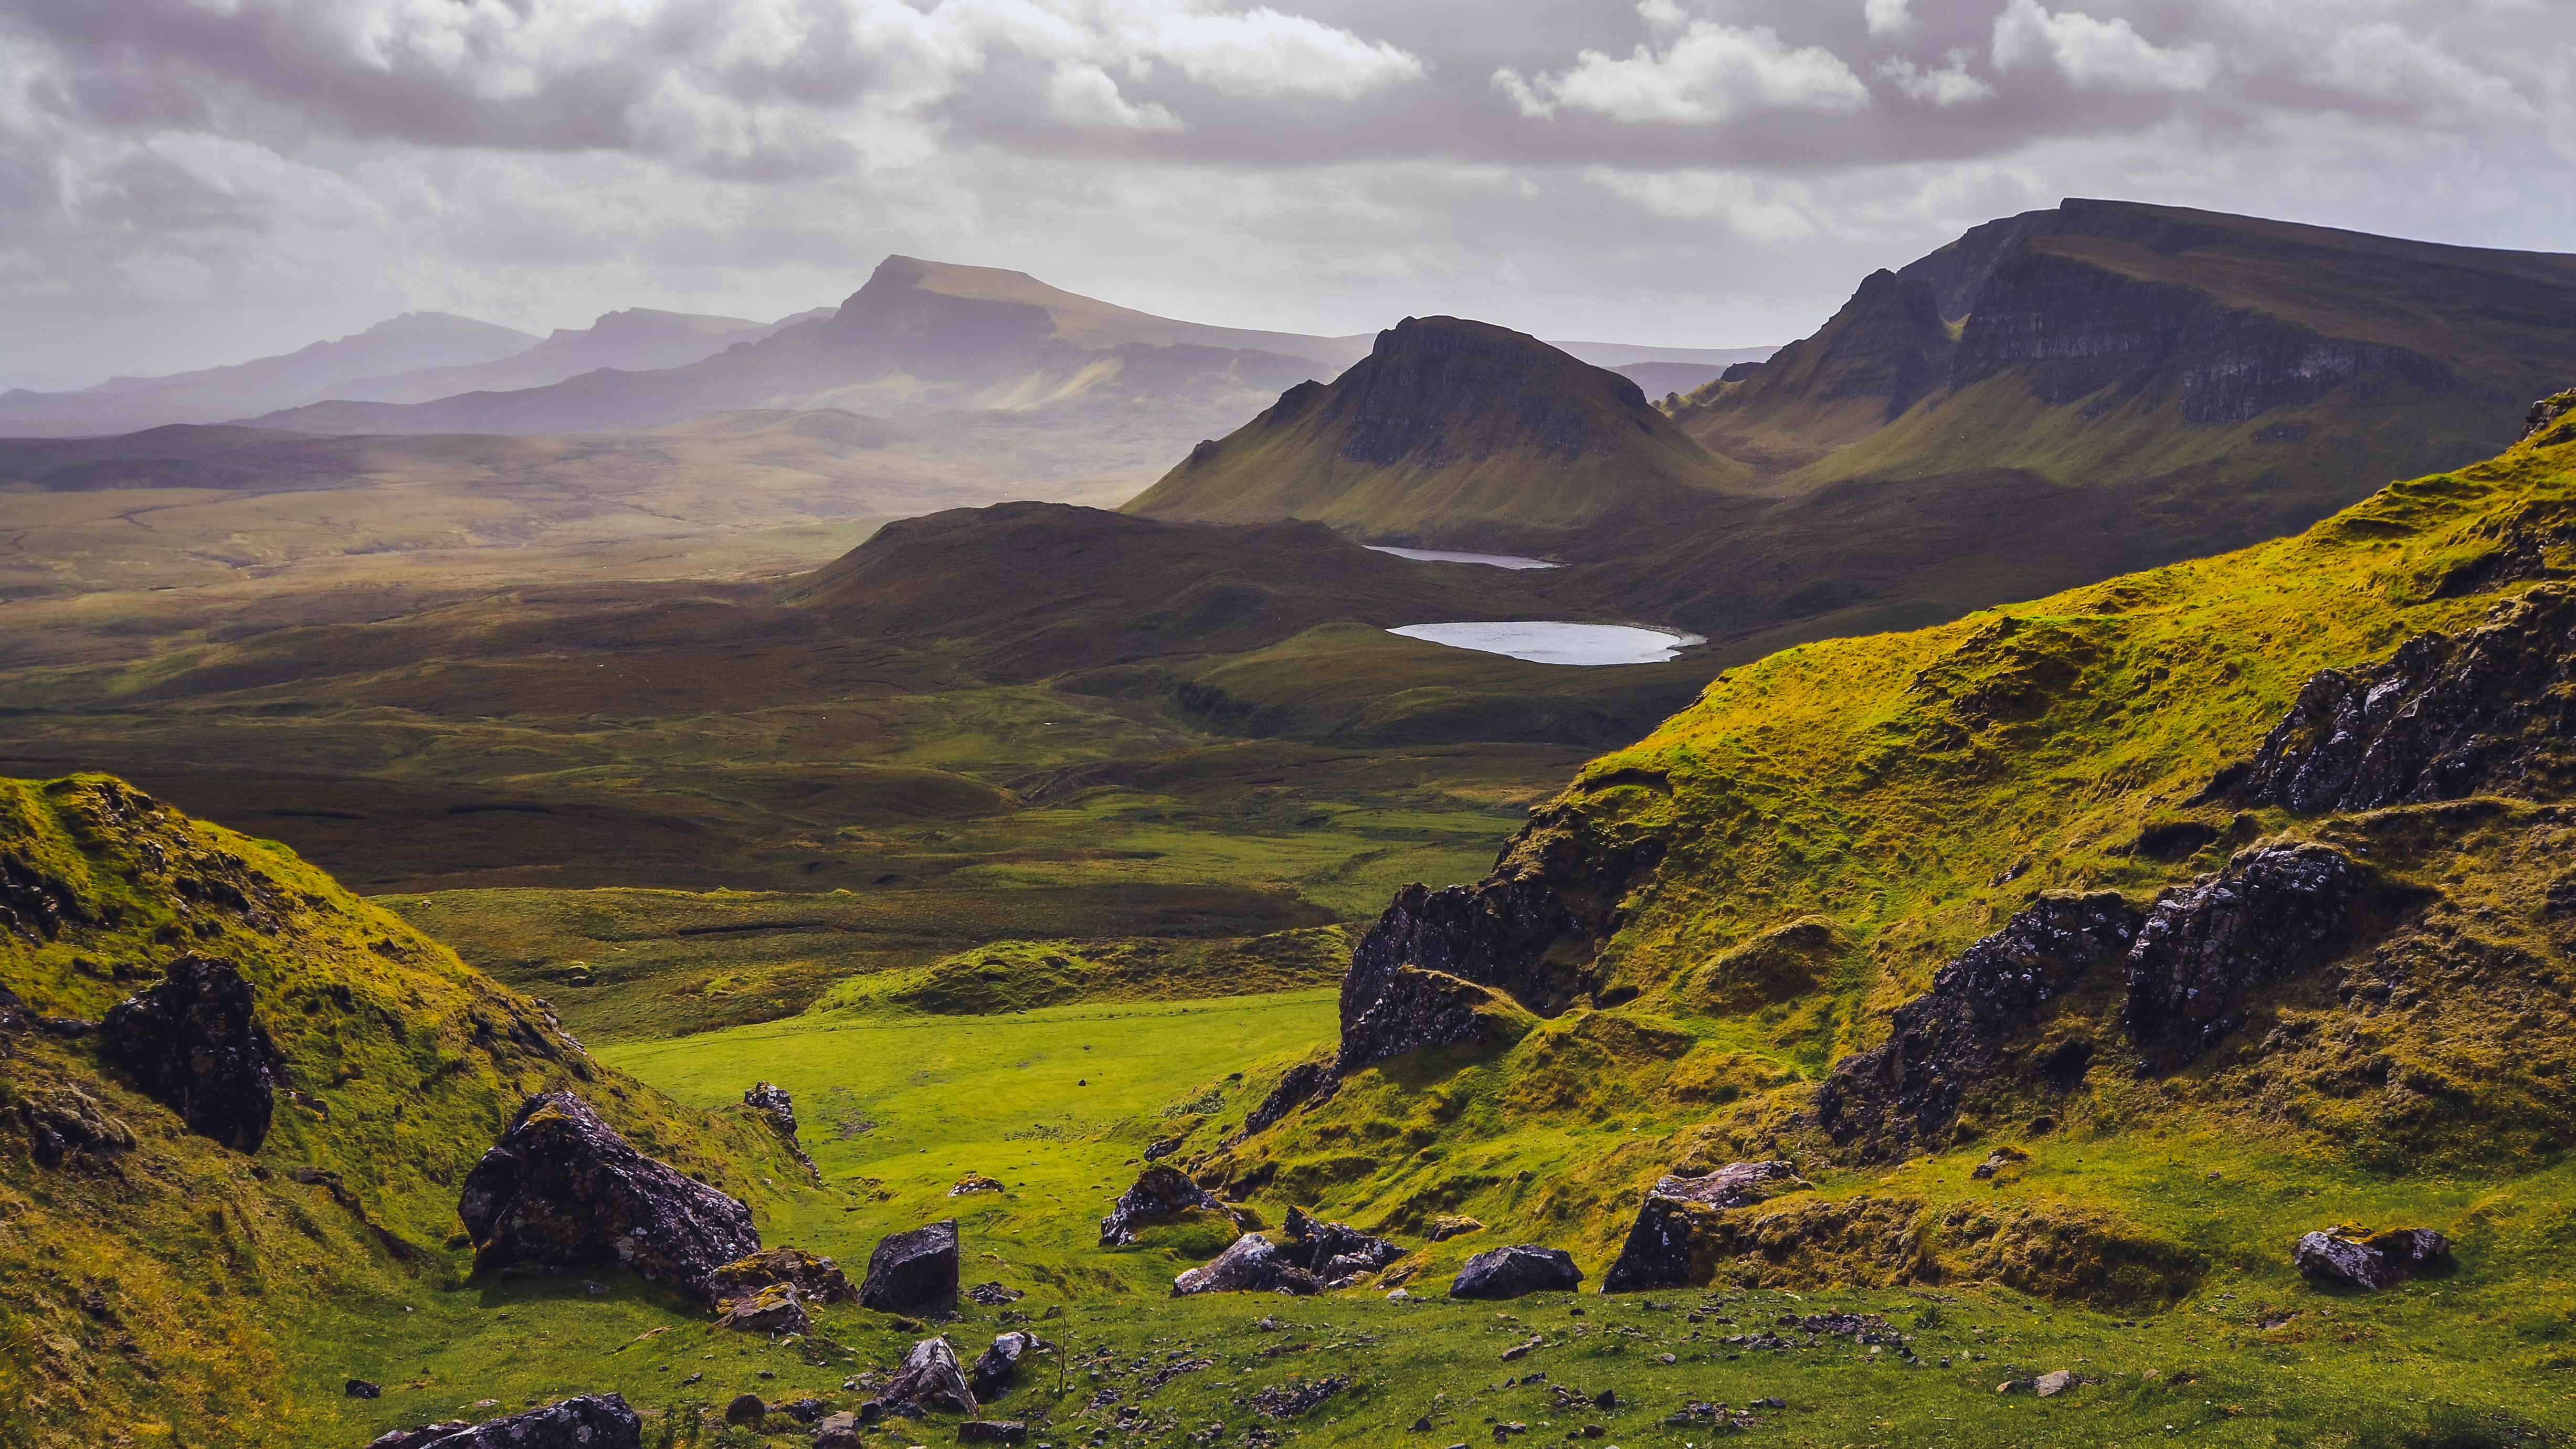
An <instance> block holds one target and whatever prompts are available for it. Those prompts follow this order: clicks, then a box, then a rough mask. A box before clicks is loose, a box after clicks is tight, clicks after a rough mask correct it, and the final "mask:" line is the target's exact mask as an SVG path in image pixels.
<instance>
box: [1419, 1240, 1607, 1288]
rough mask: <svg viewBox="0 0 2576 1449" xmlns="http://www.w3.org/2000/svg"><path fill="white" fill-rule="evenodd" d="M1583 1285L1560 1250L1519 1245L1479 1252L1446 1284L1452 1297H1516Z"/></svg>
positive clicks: (1570, 1258)
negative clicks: (1453, 1280) (1454, 1279)
mask: <svg viewBox="0 0 2576 1449" xmlns="http://www.w3.org/2000/svg"><path fill="white" fill-rule="evenodd" d="M1582 1282H1583V1270H1582V1269H1580V1268H1577V1267H1575V1266H1574V1255H1573V1254H1571V1253H1569V1252H1567V1251H1565V1250H1564V1249H1563V1248H1542V1247H1539V1246H1537V1245H1536V1244H1534V1243H1522V1244H1519V1245H1516V1246H1513V1247H1509V1248H1496V1249H1494V1250H1493V1251H1492V1252H1490V1253H1478V1254H1477V1255H1476V1256H1474V1257H1472V1258H1469V1259H1468V1260H1467V1266H1465V1267H1463V1268H1461V1269H1459V1270H1458V1277H1457V1281H1455V1282H1453V1283H1451V1284H1450V1285H1449V1296H1450V1297H1452V1298H1489V1299H1490V1298H1518V1297H1520V1296H1521V1295H1523V1294H1525V1293H1571V1292H1573V1291H1574V1290H1575V1289H1576V1288H1577V1287H1579V1286H1581V1284H1582Z"/></svg>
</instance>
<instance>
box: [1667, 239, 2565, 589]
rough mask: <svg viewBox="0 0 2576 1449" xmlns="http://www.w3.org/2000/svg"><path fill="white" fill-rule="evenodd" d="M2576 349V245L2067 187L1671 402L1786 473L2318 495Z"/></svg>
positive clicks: (2437, 462) (2428, 442)
mask: <svg viewBox="0 0 2576 1449" xmlns="http://www.w3.org/2000/svg"><path fill="white" fill-rule="evenodd" d="M2571 374H2576V257H2571V256H2565V255H2556V254H2543V253H2532V252H2507V251H2490V250H2482V249H2477V248H2470V247H2455V246H2442V245H2436V244H2432V243H2427V242H2414V241H2404V240H2398V239H2393V238H2388V237H2377V236H2369V235H2365V234H2362V233H2358V232H2349V231H2337V230H2333V229H2329V228H2325V227H2314V226H2302V225H2299V224H2296V223H2291V222H2281V221H2267V220H2262V219H2258V218H2250V217H2239V216H2226V215H2221V214H2217V213H2211V212H2200V211H2190V210H2186V209H2183V208H2179V207H2160V206H2145V205H2139V204H2136V203H2131V202H2120V201H2085V200H2070V201H2067V202H2065V203H2063V204H2062V205H2060V206H2058V207H2056V208H2054V209H2052V210H2048V211H2037V212H2028V213H2024V214H2022V215H2020V216H2015V217H2008V218H2004V219H2002V220H1999V221H1995V222H1990V223H1987V224H1986V225H1984V226H1980V227H1976V228H1974V229H1972V230H1970V231H1969V232H1968V233H1967V234H1965V235H1964V236H1962V237H1961V238H1960V239H1959V240H1958V241H1956V242H1953V243H1951V244H1950V245H1949V246H1946V247H1943V248H1942V249H1941V250H1939V251H1937V252H1934V253H1932V254H1931V255H1929V256H1927V257H1924V258H1921V259H1919V260H1917V261H1915V262H1913V263H1912V264H1910V265H1908V266H1906V267H1905V268H1903V269H1901V270H1899V271H1897V272H1893V273H1888V272H1881V273H1877V274H1875V275H1873V276H1871V277H1870V278H1869V279H1867V280H1866V281H1865V282H1863V283H1862V285H1861V287H1860V288H1859V289H1858V290H1857V291H1856V292H1855V293H1854V294H1853V296H1852V298H1851V300H1850V301H1849V302H1848V303H1846V304H1845V305H1844V307H1843V308H1842V310H1841V311H1840V312H1838V313H1836V314H1835V316H1834V318H1833V319H1832V320H1831V321H1829V322H1828V323H1826V325H1825V326H1824V328H1823V329H1821V330H1820V331H1818V332H1817V333H1816V334H1815V335H1814V336H1812V337H1809V338H1806V339H1803V340H1802V341H1800V342H1797V343H1793V344H1791V345H1790V346H1789V347H1787V348H1784V349H1782V350H1781V352H1780V353H1779V354H1778V355H1777V356H1775V357H1773V358H1771V359H1770V360H1769V361H1768V362H1767V363H1765V364H1763V365H1761V366H1759V367H1751V368H1743V369H1735V370H1732V371H1731V372H1730V375H1729V378H1728V379H1721V380H1720V381H1719V382H1716V383H1714V384H1710V385H1708V386H1706V387H1703V388H1702V389H1701V390H1700V391H1699V392H1697V393H1695V394H1693V395H1692V396H1691V397H1690V398H1689V400H1688V402H1687V405H1686V406H1684V407H1682V408H1681V409H1679V410H1677V411H1676V413H1675V421H1676V422H1677V423H1679V424H1680V426H1681V427H1682V428H1683V430H1684V431H1686V432H1688V433H1689V434H1690V435H1691V436H1693V437H1694V438H1697V439H1699V440H1700V441H1702V442H1704V443H1706V444H1707V445H1708V446H1709V447H1711V448H1713V449H1715V450H1717V451H1719V452H1721V453H1724V454H1726V455H1727V456H1729V457H1733V458H1738V459H1741V460H1743V461H1745V462H1746V463H1747V464H1749V465H1751V466H1752V467H1753V468H1754V469H1755V470H1756V471H1757V472H1758V473H1760V474H1761V475H1762V476H1764V477H1765V478H1768V479H1771V480H1774V481H1775V482H1776V483H1777V484H1779V485H1781V486H1791V487H1797V486H1812V485H1814V484H1818V483H1822V482H1827V481H1833V480H1844V479H1879V480H1898V479H1920V478H1931V477H1938V476H1942V475H1945V474H1950V473H1956V472H1962V471H1967V470H1972V469H1979V468H1998V467H2000V468H2012V469H2017V470H2024V471H2028V472H2031V473H2033V474H2036V475H2038V476H2040V477H2043V478H2046V479H2048V480H2050V481H2052V482H2055V483H2059V484H2066V485H2074V486H2092V485H2098V484H2104V483H2117V484H2130V485H2141V486H2144V487H2146V488H2147V489H2148V490H2149V491H2153V489H2154V488H2156V487H2179V486H2184V485H2186V484H2189V485H2193V486H2206V485H2209V484H2223V485H2225V486H2227V487H2228V488H2230V489H2232V490H2234V491H2236V492H2237V493H2239V494H2240V495H2246V496H2251V495H2255V494H2261V495H2265V496H2266V497H2267V498H2269V499H2272V500H2292V501H2294V502H2295V506H2296V507H2297V508H2298V509H2299V510H2301V511H2303V512H2304V513H2305V514H2306V516H2307V517H2308V518H2315V517H2321V516H2323V515H2324V514H2325V513H2328V512H2330V511H2332V510H2333V509H2334V508H2337V507H2340V506H2342V505H2343V504H2346V503H2349V502H2351V501H2352V500H2354V499H2356V498H2358V497H2361V496H2362V495H2363V494H2365V493H2367V492H2368V491H2369V490H2371V489H2373V488H2376V487H2377V486H2379V484H2380V483H2382V482H2383V481H2385V480H2387V479H2389V478H2391V477H2403V476H2410V475H2413V474H2417V473H2421V472H2425V471H2427V470H2430V469H2437V468H2443V467H2450V466H2456V465H2459V464H2461V463H2465V462H2468V461H2470V460H2473V459H2476V458H2480V457H2484V456H2486V455H2487V454H2489V453H2491V452H2493V451H2494V450H2495V449H2496V448H2497V447H2500V446H2502V445H2503V444H2504V443H2506V442H2508V441H2510V440H2511V439H2512V437H2513V436H2514V431H2515V427H2516V425H2517V423H2518V421H2519V419H2520V415H2521V409H2522V406H2523V403H2524V401H2525V400H2527V399H2529V398H2531V397H2534V396H2537V395H2539V394H2541V393H2544V392H2547V391H2550V390H2551V389H2552V388H2554V387H2556V386H2558V385H2559V383H2560V382H2561V381H2562V380H2563V379H2565V378H2566V377H2568V376H2570V375H2571ZM2236 541H2242V540H2236Z"/></svg>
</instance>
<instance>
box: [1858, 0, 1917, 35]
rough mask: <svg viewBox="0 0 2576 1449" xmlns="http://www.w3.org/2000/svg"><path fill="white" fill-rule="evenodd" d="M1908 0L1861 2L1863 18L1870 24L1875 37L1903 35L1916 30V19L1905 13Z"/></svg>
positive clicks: (1871, 0)
mask: <svg viewBox="0 0 2576 1449" xmlns="http://www.w3.org/2000/svg"><path fill="white" fill-rule="evenodd" d="M1905 3H1906V0H1861V7H1860V11H1861V18H1862V19H1863V20H1864V21H1866V22H1868V24H1869V33H1870V34H1872V35H1875V36H1887V35H1903V34H1904V33H1906V32H1907V31H1909V30H1912V29H1913V28H1914V17H1913V16H1911V15H1908V14H1906V13H1905Z"/></svg>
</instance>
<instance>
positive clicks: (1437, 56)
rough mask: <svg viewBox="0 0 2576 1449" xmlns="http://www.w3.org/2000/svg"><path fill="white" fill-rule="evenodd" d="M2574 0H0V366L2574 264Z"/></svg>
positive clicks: (1610, 331)
mask: <svg viewBox="0 0 2576 1449" xmlns="http://www.w3.org/2000/svg"><path fill="white" fill-rule="evenodd" d="M2571 9H2576V6H2571V5H2570V3H2569V0H1697V3H1693V0H1644V3H1642V4H1640V3H1635V0H1368V3H1359V0H1275V3H1270V4H1242V3H1232V0H1099V3H1093V0H0V374H5V375H21V374H26V373H29V372H35V371H47V370H50V371H58V372H65V373H80V372H102V373H103V372H108V371H132V372H163V371H171V370H175V369H179V368H185V367H196V366H204V365H209V364H213V363H219V362H231V361H239V360H241V359H244V358H247V357H251V356H256V355H260V354H263V353H268V352H275V351H280V350H285V349H289V348H292V347H295V346H298V345H301V344H302V343H305V342H308V341H312V340H314V339H316V338H318V337H324V336H332V335H338V334H340V333H345V332H349V331H354V330H356V329H358V328H360V327H363V326H365V325H367V324H368V323H371V322H373V321H376V320H378V319H380V318H383V317H385V316H388V315H391V314H393V313H396V312H401V311H407V310H414V309H439V310H445V311H452V312H461V313H464V314H466V315H469V316H475V317H480V318H484V319H486V320H489V321H494V322H500V323H504V324H507V325H510V326H514V327H519V328H523V329H526V330H529V331H534V332H544V331H545V330H547V329H549V328H553V327H558V326H578V325H582V324H584V323H586V322H587V321H588V319H589V318H590V317H591V316H593V315H594V314H596V313H598V312H601V311H605V310H608V309H611V308H617V307H629V306H653V307H667V308H674V309H680V310H691V311H711V312H724V313H730V314H735V315H741V316H748V317H755V318H761V319H767V318H770V317H774V316H778V315H782V314H785V313H788V312H791V311H798V310H802V309H804V308H807V307H813V306H818V305H825V304H830V303H836V302H838V301H839V300H840V299H841V298H843V297H844V296H846V295H847V294H848V293H850V292H851V291H852V290H854V289H855V288H856V287H857V286H858V285H859V283H861V282H862V281H864V280H865V279H866V276H867V273H868V270H869V268H870V267H872V266H873V265H874V264H875V263H876V262H877V260H878V259H879V258H881V257H882V256H884V255H885V254H887V253H889V252H902V253H907V254H911V255H916V256H925V257H934V258H941V259H947V260H954V261H964V262H976V263H982V264H986V265H993V266H1004V267H1013V268H1018V269H1021V270H1024V271H1028V272H1031V273H1034V274H1035V275H1037V276H1039V277H1041V278H1043V279H1045V280H1047V281H1049V282H1053V283H1055V284H1057V285H1059V286H1063V287H1068V288H1071V289H1072V290H1075V291H1078V292H1084V293H1088V294H1090V295H1094V296H1098V297H1103V298H1106V299H1109V300H1111V301H1115V302H1119V303H1123V304H1126V305H1129V306H1134V307H1140V308H1143V309H1146V310H1148V311H1154V312H1160V313H1164V314H1167V315H1171V316H1177V317H1184V318H1189V319H1193V320H1199V321H1207V322H1218V323H1226V324H1231V325H1237V326H1253V327H1272V328H1282V329H1287V330H1293V331H1306V332H1325V333H1335V334H1339V333H1349V332H1358V331H1363V330H1370V329H1375V328H1378V327H1382V326H1386V325H1388V324H1390V323H1391V322H1393V321H1394V320H1395V319H1396V318H1397V317H1400V316H1402V315H1404V314H1406V313H1416V314H1428V313H1435V312H1451V313H1458V314H1462V315H1468V316H1475V317H1481V318H1486V319H1489V320H1492V321H1496V322H1500V323H1503V324H1505V325H1507V326H1512V327H1517V328H1522V329H1524V330H1527V331H1531V332H1535V333H1538V334H1540V335H1543V336H1548V337H1575V338H1585V339H1603V340H1621V341H1637V342H1650V343H1657V344H1663V345H1669V346H1705V347H1726V346H1749V345H1754V344H1761V343H1773V342H1781V341H1786V340H1788V339H1789V338H1792V337H1795V336H1798V335H1800V334H1802V333H1804V332H1807V331H1809V330H1811V329H1812V328H1813V327H1814V326H1815V325H1816V324H1817V323H1818V322H1819V321H1821V320H1822V319H1823V318H1824V317H1825V316H1826V315H1828V314H1829V313H1830V312H1831V311H1832V309H1833V307H1834V306H1835V305H1836V304H1837V303H1839V302H1840V301H1841V300H1842V298H1843V297H1844V296H1845V295H1847V294H1848V293H1849V292H1850V290H1851V288H1852V285H1853V284H1854V283H1855V282H1856V281H1857V280H1858V279H1859V277H1860V276H1861V275H1862V274H1863V273H1865V272H1866V271H1867V270H1869V269H1870V268H1873V267H1878V266H1889V265H1897V264H1901V263H1902V262H1904V261H1906V260H1907V259H1909V258H1911V257H1913V256H1916V255H1918V254H1920V253H1922V252H1925V251H1928V250H1930V249H1931V248H1933V247H1935V246H1937V245H1939V244H1940V243H1941V242H1943V241H1945V240H1947V239H1948V238H1949V237H1951V236H1953V235H1955V234H1956V233H1958V232H1959V231H1960V230H1961V229H1963V228H1965V227H1967V226H1970V225H1972V224H1974V223H1976V222H1979V221H1983V220H1986V219H1988V218H1991V217H1995V216H2002V215H2008V214H2011V213H2013V212H2017V211H2023V210H2027V209H2030V208H2033V207H2041V206H2048V205H2052V204H2054V203H2055V202H2056V201H2057V200H2058V199H2059V198H2060V197H2063V196H2068V195H2076V196H2111V197H2124V198H2130V199H2135V200H2144V201H2156V202H2166V203H2172V204H2179V205H2190V206H2203V207H2211V208H2216V209H2221V210H2228V211H2240V212H2250V213H2259V214H2262V215H2268V216H2279V217H2288V218H2292V219H2297V220H2302V221H2313V222H2322V223H2328V224H2332V225H2339V226H2349V227H2356V228H2361V229H2364V230H2371V231H2379V232H2387V233H2392V234H2396V235H2402V236H2412V237H2425V238H2432V239H2437V240H2445V241H2454V242H2463V243H2471V244H2477V245H2490V246H2504V247H2520V248H2532V249H2540V250H2552V251H2565V250H2576V234H2571V221H2576V123H2572V121H2576V20H2572V19H2571V14H2570V12H2571Z"/></svg>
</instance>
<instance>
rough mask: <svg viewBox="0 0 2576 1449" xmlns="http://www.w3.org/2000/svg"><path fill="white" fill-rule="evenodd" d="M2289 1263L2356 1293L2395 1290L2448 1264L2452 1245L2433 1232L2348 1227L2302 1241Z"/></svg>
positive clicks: (2294, 1250)
mask: <svg viewBox="0 0 2576 1449" xmlns="http://www.w3.org/2000/svg"><path fill="white" fill-rule="evenodd" d="M2290 1258H2291V1261H2292V1262H2294V1263H2296V1264H2297V1265H2298V1269H2299V1272H2300V1274H2301V1276H2303V1277H2308V1278H2315V1279H2321V1280H2324V1281H2326V1282H2330V1283H2348V1284H2350V1285H2352V1286H2353V1287H2355V1288H2371V1289H2378V1288H2393V1287H2395V1286H2396V1285H2398V1284H2400V1283H2403V1282H2406V1281H2408V1280H2409V1279H2411V1278H2414V1277H2416V1276H2417V1275H2419V1274H2421V1273H2423V1272H2425V1271H2426V1270H2428V1269H2431V1268H2433V1267H2436V1266H2438V1265H2442V1264H2447V1263H2448V1262H2450V1261H2451V1243H2450V1240H2449V1239H2448V1238H2445V1237H2443V1236H2442V1235H2441V1234H2440V1233H2437V1232H2435V1231H2433V1230H2432V1229H2431V1228H2391V1229H2389V1230H2388V1231H2386V1232H2384V1233H2374V1232H2372V1231H2371V1230H2370V1229H2368V1228H2363V1227H2355V1226H2353V1225H2352V1224H2350V1223H2346V1224H2344V1225H2343V1226H2342V1227H2338V1228H2330V1229H2325V1230H2322V1231H2318V1232H2313V1233H2308V1234H2306V1235H2305V1236H2303V1237H2301V1238H2300V1239H2299V1242H2298V1246H2297V1247H2296V1248H2294V1249H2292V1250H2291V1253H2290Z"/></svg>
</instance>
